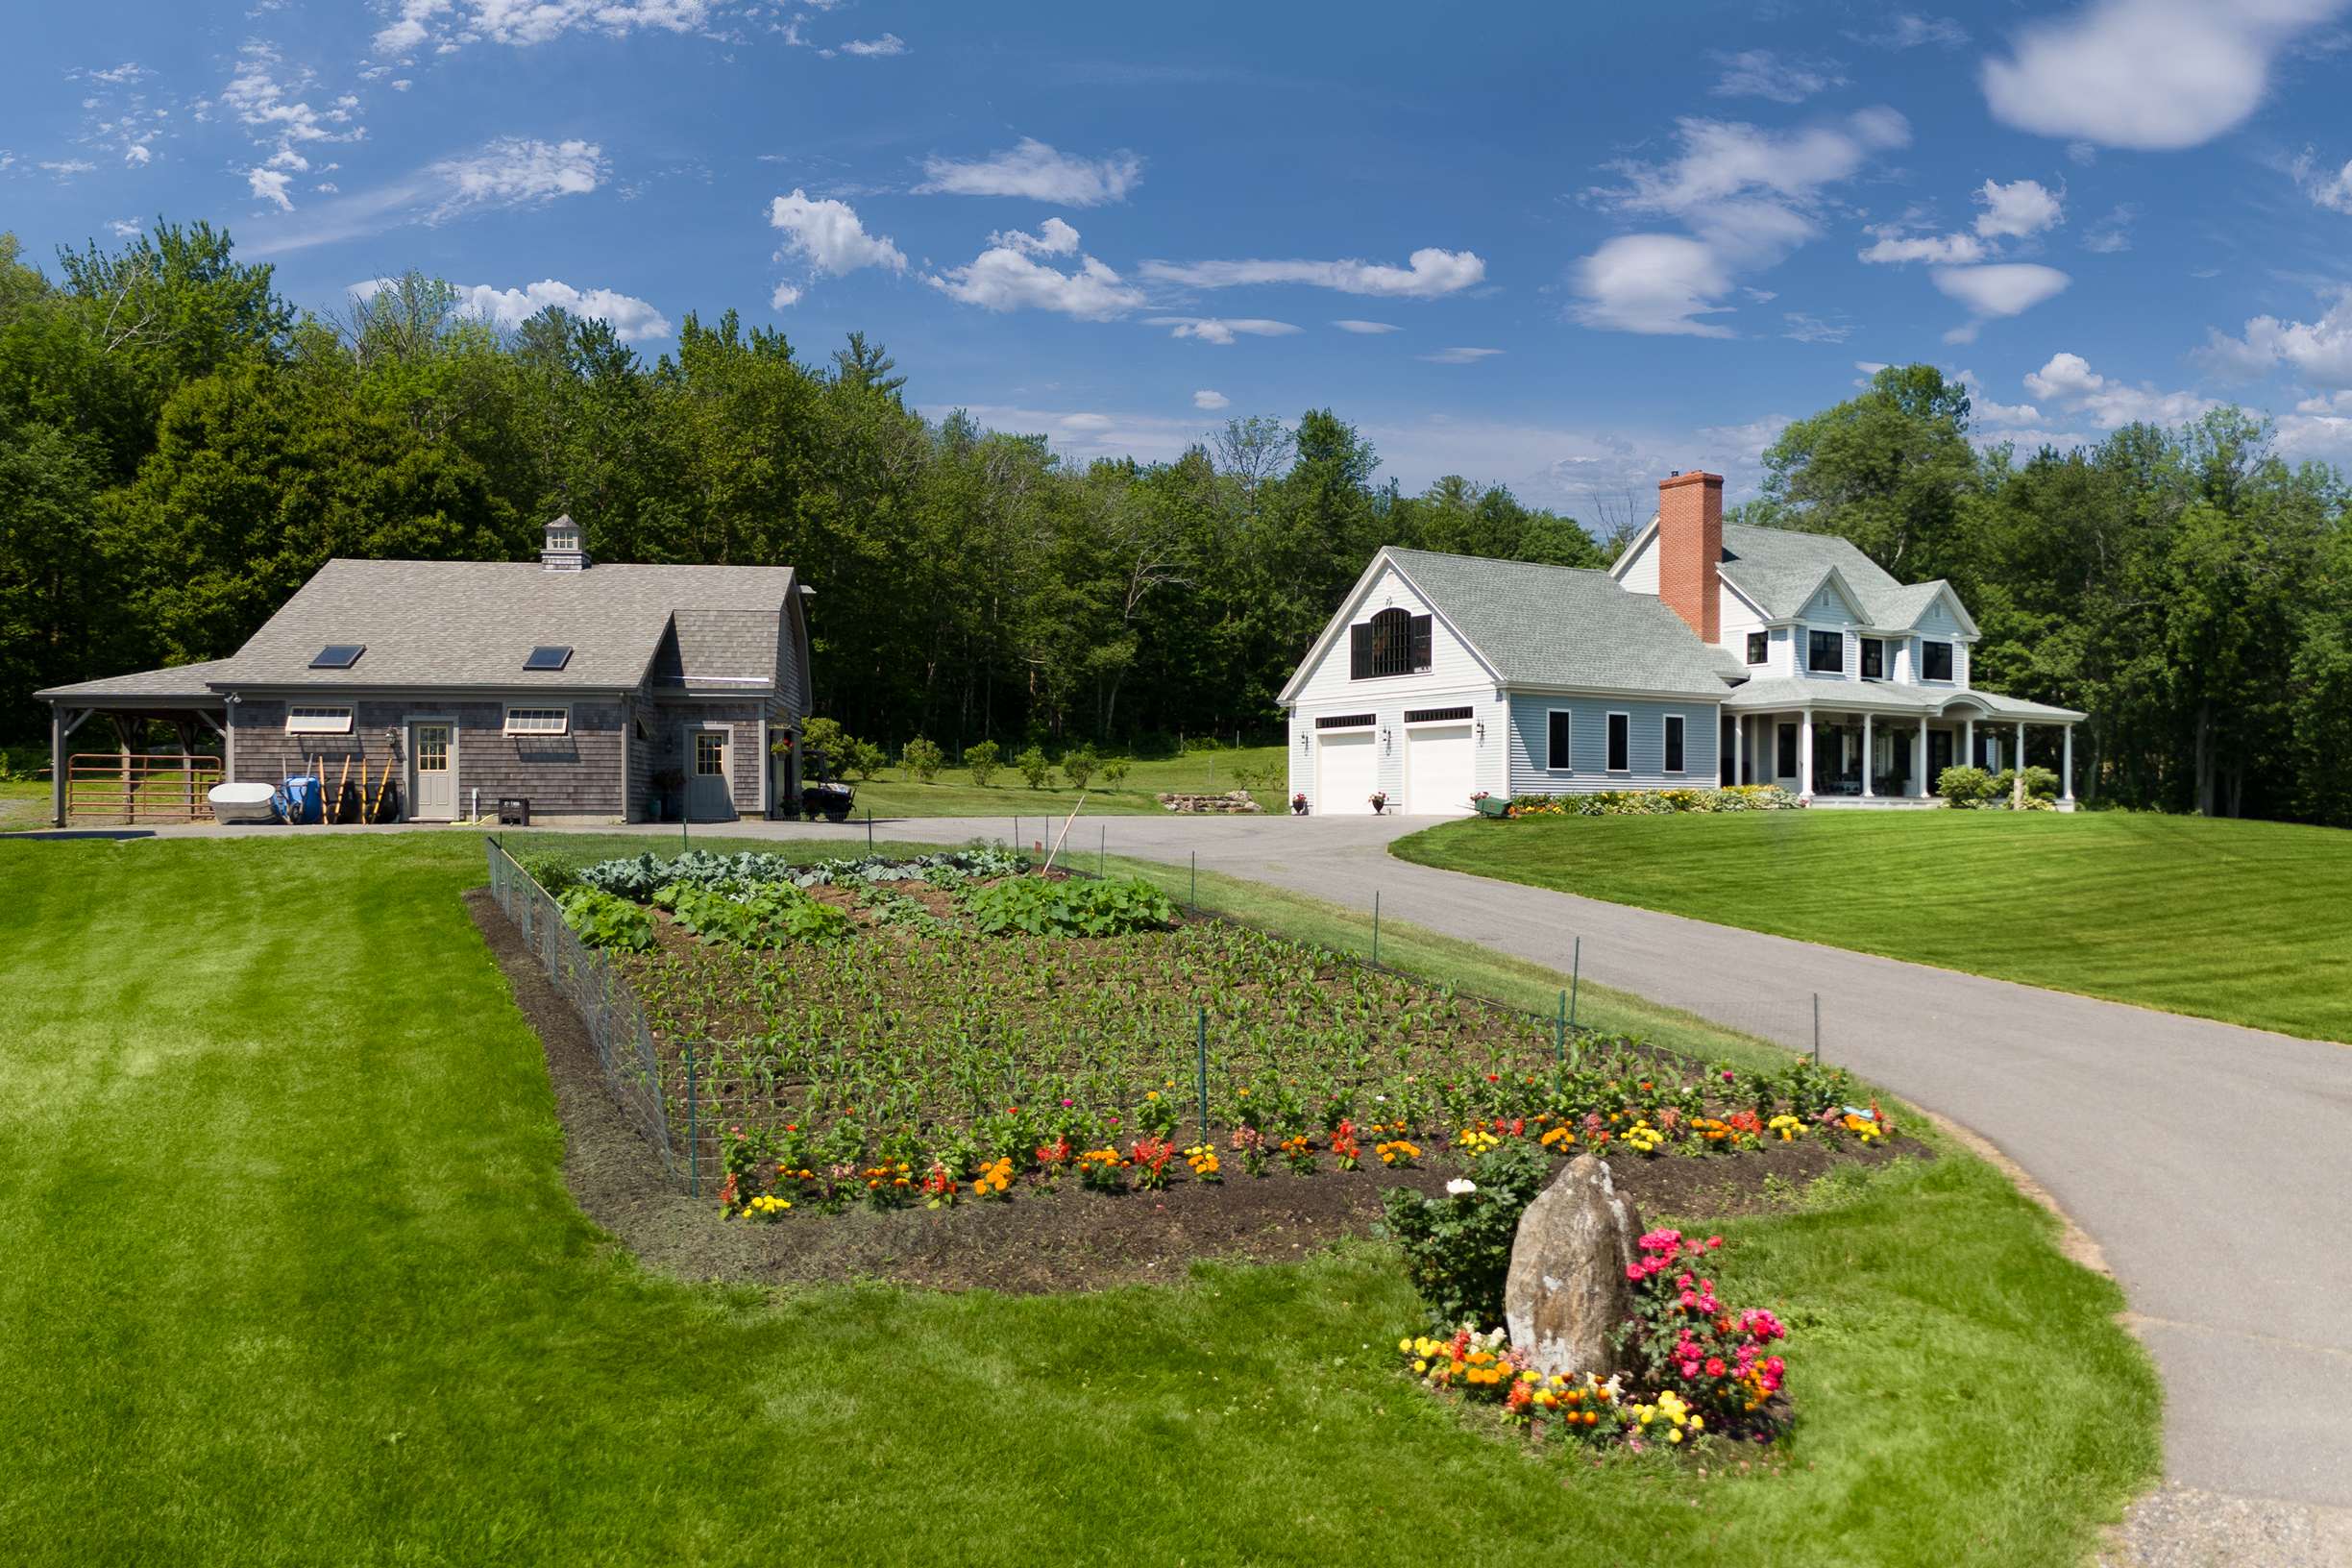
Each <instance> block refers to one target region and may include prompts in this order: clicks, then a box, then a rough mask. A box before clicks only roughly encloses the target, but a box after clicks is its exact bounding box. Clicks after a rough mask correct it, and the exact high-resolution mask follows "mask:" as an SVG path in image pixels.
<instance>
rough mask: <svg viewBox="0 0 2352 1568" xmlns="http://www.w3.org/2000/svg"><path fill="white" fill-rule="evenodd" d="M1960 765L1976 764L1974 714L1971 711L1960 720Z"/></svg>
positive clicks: (1964, 766) (1970, 766)
mask: <svg viewBox="0 0 2352 1568" xmlns="http://www.w3.org/2000/svg"><path fill="white" fill-rule="evenodd" d="M1960 766H1962V767H1963V768H1973V767H1975V766H1976V716H1975V715H1974V714H1970V715H1969V716H1968V717H1967V718H1966V719H1963V720H1961V721H1960Z"/></svg>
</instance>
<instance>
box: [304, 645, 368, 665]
mask: <svg viewBox="0 0 2352 1568" xmlns="http://www.w3.org/2000/svg"><path fill="white" fill-rule="evenodd" d="M366 651H367V645H366V644H365V643H329V644H328V645H327V646H326V647H325V648H322V649H319V650H318V657H317V658H315V659H312V660H311V661H310V668H311V669H313V670H349V669H350V668H351V667H352V666H353V665H355V664H357V663H358V662H359V655H360V654H362V653H365V652H366Z"/></svg>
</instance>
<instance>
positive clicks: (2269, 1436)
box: [727, 817, 2352, 1507]
mask: <svg viewBox="0 0 2352 1568" xmlns="http://www.w3.org/2000/svg"><path fill="white" fill-rule="evenodd" d="M1040 824H1041V819H1038V818H1028V819H1024V820H1023V822H1022V836H1023V837H1024V838H1028V839H1032V840H1034V839H1035V838H1036V837H1037V833H1038V828H1039V825H1040ZM1428 825H1430V822H1429V820H1428V819H1421V820H1414V819H1409V818H1407V819H1397V818H1309V819H1290V818H1274V817H1259V818H1173V817H1168V818H1163V817H1097V818H1087V819H1085V820H1084V821H1083V822H1082V823H1081V824H1080V825H1079V827H1078V828H1077V829H1076V831H1075V832H1073V833H1072V834H1071V836H1070V848H1071V850H1072V851H1073V852H1078V853H1080V854H1081V855H1082V856H1083V854H1091V853H1093V852H1094V850H1095V848H1096V846H1097V844H1098V843H1099V842H1101V841H1100V839H1099V838H1098V835H1100V834H1103V833H1106V832H1107V834H1108V842H1109V846H1110V848H1111V850H1112V851H1113V852H1114V853H1118V854H1128V855H1137V856H1141V857H1145V858H1150V859H1158V860H1165V861H1174V862H1176V863H1179V864H1182V863H1183V862H1184V861H1185V859H1186V857H1187V855H1188V854H1189V853H1194V852H1197V854H1198V855H1199V857H1200V865H1201V866H1202V867H1203V869H1205V870H1217V871H1222V872H1225V873H1228V874H1230V875H1235V876H1243V877H1250V878H1254V879H1256V880H1258V881H1261V882H1267V883H1272V884H1274V885H1276V886H1278V887H1284V888H1288V889H1292V890H1295V891H1297V892H1300V893H1305V894H1313V895H1314V896H1316V897H1320V898H1326V899H1329V900H1331V901H1333V902H1335V903H1340V904H1350V905H1355V906H1359V907H1366V906H1369V905H1370V903H1371V901H1372V895H1373V894H1374V893H1375V892H1376V891H1377V892H1379V893H1380V894H1382V895H1383V909H1384V913H1386V914H1389V915H1391V916H1393V917H1394V918H1397V919H1406V920H1409V921H1411V922H1412V923H1413V924H1416V925H1420V926H1425V927H1427V928H1429V929H1431V930H1434V931H1440V932H1443V933H1445V934H1447V935H1449V936H1455V937H1461V938H1465V939H1468V940H1470V941H1474V942H1478V943H1482V944H1484V945H1486V946H1488V947H1491V948H1494V949H1496V950H1497V951H1500V952H1506V953H1511V954H1515V955H1517V956H1519V957H1521V958H1527V959H1532V960H1534V961H1535V962H1537V963H1540V964H1545V965H1549V966H1551V967H1553V968H1559V969H1562V970H1565V969H1566V968H1568V965H1569V959H1570V952H1571V947H1572V945H1573V943H1574V942H1575V941H1576V939H1577V938H1579V937H1581V938H1582V939H1583V972H1584V973H1585V974H1587V975H1589V976H1591V977H1592V978H1593V979H1594V980H1595V981H1598V982H1600V983H1602V984H1605V985H1608V986H1613V987H1615V988H1617V989H1619V990H1621V991H1628V992H1635V993H1637V994H1640V995H1643V996H1648V997H1651V998H1653V999H1654V1000H1656V1001H1660V1002H1665V1003H1668V1004H1670V1005H1672V1006H1676V1007H1679V1008H1683V1009H1685V1010H1687V1011H1689V1012H1692V1013H1695V1014H1698V1015H1700V1016H1701V1017H1707V1018H1711V1019H1714V1020H1716V1021H1718V1022H1721V1023H1723V1024H1725V1025H1727V1026H1729V1027H1732V1028H1736V1029H1741V1030H1745V1031H1747V1032H1748V1033H1751V1034H1757V1035H1762V1036H1765V1037H1766V1038H1772V1039H1777V1040H1778V1041H1781V1042H1782V1043H1784V1044H1788V1045H1792V1046H1797V1047H1800V1048H1802V1047H1805V1046H1807V1045H1809V1044H1810V1043H1811V1040H1810V1031H1811V998H1812V996H1813V994H1814V993H1816V992H1818V993H1819V994H1820V996H1821V998H1822V1037H1823V1046H1824V1055H1825V1057H1826V1058H1827V1059H1829V1060H1832V1061H1836V1062H1839V1063H1843V1064H1845V1065H1846V1066H1850V1067H1852V1068H1853V1069H1854V1070H1856V1071H1857V1072H1860V1073H1862V1074H1864V1075H1866V1076H1867V1077H1869V1078H1871V1079H1874V1080H1875V1081H1876V1082H1878V1083H1880V1084H1883V1085H1885V1086H1886V1087H1887V1088H1889V1089H1891V1090H1896V1091H1897V1092H1899V1093H1900V1094H1902V1095H1903V1096H1904V1097H1905V1098H1907V1099H1910V1100H1912V1101H1913V1102H1915V1103H1917V1104H1919V1105H1921V1106H1923V1107H1927V1108H1930V1109H1933V1110H1936V1111H1938V1112H1941V1113H1943V1114H1945V1115H1949V1116H1951V1117H1954V1118H1955V1119H1957V1120H1959V1121H1961V1122H1964V1123H1966V1124H1967V1125H1968V1126H1969V1127H1971V1128H1972V1129H1974V1130H1975V1131H1976V1132H1978V1133H1980V1134H1982V1135H1983V1136H1984V1137H1985V1138H1987V1139H1991V1140H1992V1141H1993V1142H1994V1143H1995V1144H1996V1145H1997V1146H1998V1147H1999V1148H2000V1149H2001V1151H2002V1152H2003V1153H2005V1154H2006V1155H2008V1156H2009V1157H2010V1158H2011V1159H2013V1160H2015V1161H2016V1162H2017V1163H2018V1164H2021V1165H2022V1166H2023V1167H2024V1168H2025V1169H2026V1170H2027V1171H2028V1172H2030V1173H2031V1174H2032V1175H2033V1176H2034V1177H2035V1178H2036V1179H2037V1180H2038V1181H2040V1182H2041V1184H2042V1185H2043V1186H2044V1187H2046V1188H2048V1189H2049V1191H2050V1192H2051V1194H2052V1195H2054V1196H2055V1197H2056V1199H2057V1200H2058V1202H2059V1203H2060V1204H2061V1205H2062V1206H2063V1207H2064V1208H2065V1209H2066V1211H2067V1212H2068V1213H2070V1214H2071V1215H2072V1216H2073V1217H2074V1219H2075V1220H2076V1221H2077V1222H2078V1223H2079V1224H2081V1226H2082V1227H2083V1228H2084V1229H2085V1230H2086V1231H2088V1232H2089V1233H2090V1234H2091V1236H2092V1237H2094V1238H2095V1240H2096V1241H2097V1242H2098V1243H2099V1245H2100V1247H2101V1249H2102V1250H2103V1251H2104V1253H2105V1254H2106V1259H2107V1262H2108V1264H2109V1266H2111V1267H2112V1268H2113V1269H2114V1270H2115V1274H2116V1277H2117V1279H2118V1280H2119V1282H2120V1284H2121V1285H2122V1286H2123V1288H2124V1291H2125V1292H2126V1294H2127V1295H2128V1296H2129V1298H2130V1301H2131V1306H2132V1309H2133V1324H2132V1326H2133V1328H2134V1329H2135V1330H2136V1331H2137V1332H2138V1333H2139V1335H2141V1337H2142V1339H2143V1340H2144V1341H2145V1342H2146V1344H2147V1345H2148V1347H2149V1349H2150V1350H2151V1351H2153V1352H2154V1354H2155V1356H2156V1359H2157V1360H2158V1362H2159V1364H2160V1365H2161V1366H2162V1368H2163V1371H2164V1377H2165V1386H2166V1391H2167V1396H2168V1404H2167V1414H2166V1433H2165V1435H2166V1453H2167V1465H2168V1470H2169V1472H2170V1475H2171V1478H2172V1479H2173V1480H2174V1481H2175V1482H2181V1483H2184V1484H2186V1485H2189V1486H2193V1487H2197V1488H2201V1489H2204V1490H2208V1491H2214V1492H2224V1493H2234V1494H2237V1495H2239V1496H2241V1497H2253V1498H2276V1499H2283V1500H2288V1501H2292V1502H2299V1503H2309V1504H2318V1505H2323V1506H2332V1507H2347V1506H2352V1420H2347V1412H2352V1217H2348V1216H2347V1214H2346V1210H2345V1205H2346V1200H2347V1198H2348V1197H2352V1049H2347V1048H2346V1047H2345V1046H2341V1045H2330V1044H2326V1043H2322V1042H2319V1041H2308V1040H2296V1039H2292V1038H2291V1037H2289V1036H2285V1035H2273V1034H2266V1033H2264V1032H2262V1031H2259V1030H2253V1029H2241V1028H2237V1027H2234V1026H2232V1025H2229V1024H2223V1023H2212V1022H2208V1021H2206V1020H2204V1019H2200V1018H2188V1017H2178V1016H2176V1015H2173V1014H2169V1013H2156V1012H2150V1011H2147V1010H2145V1009H2142V1008H2136V1007H2128V1006H2124V1005H2122V1004H2119V1003H2115V1002H2102V1001H2095V1000H2092V999H2090V998H2088V997H2082V996H2072V995H2068V994H2066V993H2065V992H2052V991H2042V990H2038V989H2035V988H2033V987H2029V986H2020V985H2012V984H2009V983H2008V982H2006V981H2000V980H1987V979H1983V978H1981V977H1979V976H1976V975H1970V974H1960V973H1957V972H1954V971H1951V970H1947V969H1937V968H1927V967H1925V966H1923V965H1917V964H1906V963H1902V962H1899V961H1898V960H1894V959H1886V958H1874V957H1872V956H1870V955H1868V954H1863V953H1852V952H1847V951H1845V950H1843V949H1840V948H1834V947H1823V946H1817V945H1815V944H1813V943H1804V942H1796V941H1791V940H1789V939H1787V938H1783V937H1773V936H1765V935H1761V934H1759V933H1756V932H1752V931H1741V930H1737V929H1734V928H1732V927H1729V926H1721V925H1711V924H1707V923H1705V922H1703V921H1699V920H1690V919H1683V918H1681V917H1679V916H1675V915H1661V914H1657V913H1655V912H1654V911H1650V910H1643V909H1633V908H1629V907H1627V906H1625V905H1622V904H1611V903H1603V902H1600V901H1597V900H1594V899H1589V898H1580V897H1576V896H1574V895H1572V894H1561V893H1553V892H1549V891H1546V890H1543V889H1539V888H1530V887H1523V886H1520V885H1519V884H1516V883H1509V882H1494V881H1488V880H1486V879H1483V878H1480V877H1473V876H1468V875H1465V874H1462V873H1460V872H1456V871H1443V870H1433V869H1432V868H1429V867H1424V866H1416V865H1412V864H1410V863H1409V862H1406V861H1401V860H1397V859H1395V858H1393V857H1391V856H1390V855H1389V854H1388V853H1387V844H1388V842H1389V841H1390V840H1391V839H1394V838H1397V837H1400V836H1402V835H1403V834H1405V833H1407V832H1410V831H1412V830H1414V829H1416V828H1420V827H1426V826H1428ZM877 828H878V829H881V830H885V831H887V832H888V833H889V834H890V836H892V837H894V838H902V839H915V840H924V841H929V842H933V843H959V842H962V841H963V840H965V839H968V838H972V837H975V836H988V837H997V838H1002V837H1006V836H1008V835H1009V834H1010V832H1011V828H1012V824H1011V823H1010V822H1009V821H1006V820H1004V819H1001V818H997V819H977V818H958V819H936V820H928V821H893V822H890V823H888V824H887V825H886V826H885V824H881V823H877ZM727 831H729V832H730V833H734V832H740V831H748V832H751V833H759V834H775V835H778V836H783V835H791V836H803V835H805V836H810V837H828V838H829V837H842V838H852V837H854V838H857V839H861V840H862V839H863V838H864V837H865V832H866V830H865V827H864V825H863V824H862V823H861V824H859V825H857V826H855V827H851V828H835V827H827V826H823V825H821V824H820V825H814V826H811V825H804V824H798V823H790V824H788V823H745V824H742V825H741V827H739V828H730V829H728V830H727Z"/></svg>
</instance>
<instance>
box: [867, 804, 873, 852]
mask: <svg viewBox="0 0 2352 1568" xmlns="http://www.w3.org/2000/svg"><path fill="white" fill-rule="evenodd" d="M866 852H867V853H868V854H869V855H870V854H872V853H873V807H871V806H868V807H867V808H866Z"/></svg>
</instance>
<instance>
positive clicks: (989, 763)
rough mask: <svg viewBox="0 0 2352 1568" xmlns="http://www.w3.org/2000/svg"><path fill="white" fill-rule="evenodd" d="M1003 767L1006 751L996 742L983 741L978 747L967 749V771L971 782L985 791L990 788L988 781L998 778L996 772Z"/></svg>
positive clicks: (965, 755) (965, 762)
mask: <svg viewBox="0 0 2352 1568" xmlns="http://www.w3.org/2000/svg"><path fill="white" fill-rule="evenodd" d="M1003 766H1004V750H1003V748H1002V747H998V746H997V744H996V743H995V742H994V741H982V742H981V743H980V744H979V745H978V746H974V747H966V748H965V752H964V767H965V770H966V771H967V772H969V773H970V774H971V781H972V782H973V783H974V784H977V785H978V786H980V788H982V789H984V790H985V789H987V788H988V781H989V780H990V779H992V778H994V777H995V776H996V770H997V769H999V768H1001V767H1003Z"/></svg>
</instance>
